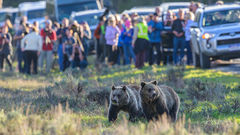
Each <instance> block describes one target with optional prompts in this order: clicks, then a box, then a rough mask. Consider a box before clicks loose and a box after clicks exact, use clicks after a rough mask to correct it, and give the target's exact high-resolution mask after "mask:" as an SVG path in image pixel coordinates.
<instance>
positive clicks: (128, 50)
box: [123, 44, 136, 65]
mask: <svg viewBox="0 0 240 135" xmlns="http://www.w3.org/2000/svg"><path fill="white" fill-rule="evenodd" d="M123 53H124V60H125V64H126V65H127V64H130V63H131V61H130V60H131V59H130V58H132V59H133V60H134V62H135V61H136V57H135V54H134V52H133V48H132V45H131V44H123Z"/></svg>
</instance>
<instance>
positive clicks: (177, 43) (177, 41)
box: [173, 37, 186, 64]
mask: <svg viewBox="0 0 240 135" xmlns="http://www.w3.org/2000/svg"><path fill="white" fill-rule="evenodd" d="M185 43H186V41H185V38H184V37H180V38H179V37H174V38H173V62H174V64H177V63H178V62H180V61H182V58H183V57H184V47H185ZM178 48H180V49H181V50H180V58H179V56H178V55H177V53H178Z"/></svg>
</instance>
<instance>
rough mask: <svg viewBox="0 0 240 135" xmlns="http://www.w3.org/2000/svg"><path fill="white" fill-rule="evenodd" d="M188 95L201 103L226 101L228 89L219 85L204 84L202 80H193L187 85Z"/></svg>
mask: <svg viewBox="0 0 240 135" xmlns="http://www.w3.org/2000/svg"><path fill="white" fill-rule="evenodd" d="M186 92H187V95H188V97H189V98H190V99H194V97H195V98H196V99H198V100H201V101H205V100H208V101H213V100H214V99H217V100H218V99H221V100H222V99H224V98H225V94H226V92H227V88H226V87H225V86H223V85H221V84H218V83H209V82H203V81H201V80H200V79H191V80H190V81H189V82H188V83H187V88H186Z"/></svg>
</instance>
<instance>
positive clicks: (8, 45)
mask: <svg viewBox="0 0 240 135" xmlns="http://www.w3.org/2000/svg"><path fill="white" fill-rule="evenodd" d="M11 54H12V37H11V34H10V33H8V27H7V26H3V28H2V32H1V34H0V71H3V68H4V60H6V61H7V63H8V65H9V68H10V71H12V60H11Z"/></svg>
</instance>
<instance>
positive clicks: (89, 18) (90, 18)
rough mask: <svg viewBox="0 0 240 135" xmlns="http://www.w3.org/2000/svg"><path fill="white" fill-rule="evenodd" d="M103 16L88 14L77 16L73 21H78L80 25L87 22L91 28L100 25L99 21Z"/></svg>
mask: <svg viewBox="0 0 240 135" xmlns="http://www.w3.org/2000/svg"><path fill="white" fill-rule="evenodd" d="M101 15H102V13H96V14H88V15H81V16H75V17H74V18H73V19H74V20H76V21H78V22H79V23H81V22H83V21H86V22H87V23H88V25H89V26H94V25H97V24H98V19H99V17H100V16H101Z"/></svg>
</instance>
